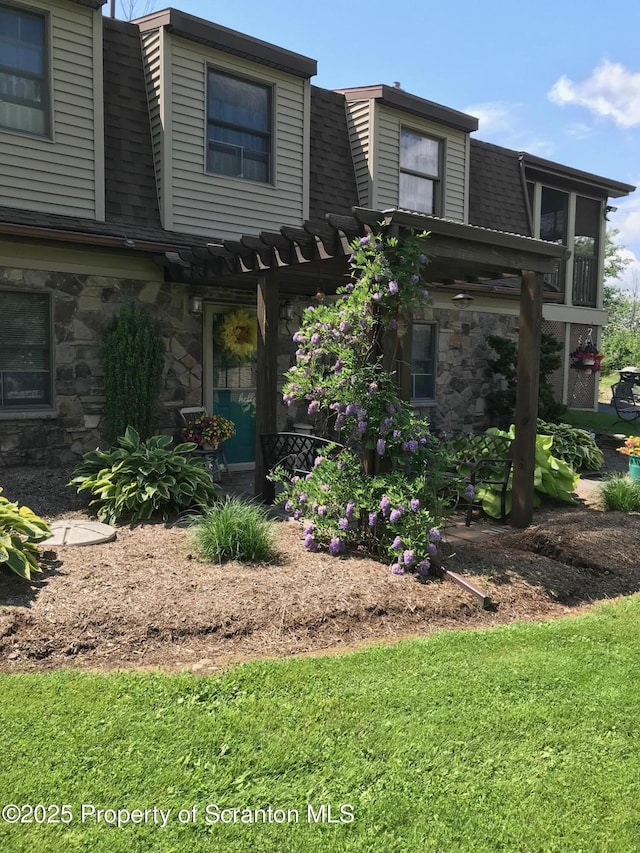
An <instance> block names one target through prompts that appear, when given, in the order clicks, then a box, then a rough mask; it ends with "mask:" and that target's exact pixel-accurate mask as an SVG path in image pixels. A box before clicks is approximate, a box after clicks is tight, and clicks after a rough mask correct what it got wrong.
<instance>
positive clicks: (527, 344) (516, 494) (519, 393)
mask: <svg viewBox="0 0 640 853" xmlns="http://www.w3.org/2000/svg"><path fill="white" fill-rule="evenodd" d="M543 287H544V280H543V275H542V273H537V272H531V271H529V270H523V271H522V289H521V291H520V318H519V326H520V334H519V340H518V380H517V382H518V384H517V387H516V423H515V427H516V431H515V432H516V434H515V440H514V442H513V491H512V494H511V524H512V526H513V527H527V526H528V525H529V524H531V520H532V518H533V491H534V488H533V472H534V468H535V455H536V421H537V418H538V385H539V381H540V338H541V335H542V291H543Z"/></svg>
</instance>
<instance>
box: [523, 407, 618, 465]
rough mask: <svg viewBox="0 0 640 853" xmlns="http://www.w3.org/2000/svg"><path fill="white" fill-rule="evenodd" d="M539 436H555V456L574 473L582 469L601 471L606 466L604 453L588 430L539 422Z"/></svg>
mask: <svg viewBox="0 0 640 853" xmlns="http://www.w3.org/2000/svg"><path fill="white" fill-rule="evenodd" d="M538 434H539V435H552V436H553V455H554V456H555V457H556V459H562V460H563V461H564V462H566V463H567V465H570V466H571V467H572V468H573V469H574V471H579V470H580V469H581V468H586V469H589V470H591V471H599V470H600V469H601V468H602V466H603V465H604V456H603V454H602V451H601V450H600V448H599V447H598V445H597V444H596V440H595V438H594V437H593V435H592V434H591V433H590V432H587V430H586V429H579V428H578V427H574V426H571V425H570V424H550V423H547V422H546V421H541V420H538Z"/></svg>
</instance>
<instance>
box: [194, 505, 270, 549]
mask: <svg viewBox="0 0 640 853" xmlns="http://www.w3.org/2000/svg"><path fill="white" fill-rule="evenodd" d="M191 530H192V539H193V544H194V547H195V549H196V551H197V552H198V555H199V556H200V557H201V558H202V559H204V560H207V561H209V562H214V563H225V562H228V561H230V560H236V561H238V562H241V563H273V562H275V561H276V560H277V557H278V554H277V551H276V548H275V545H274V524H273V522H272V521H270V520H269V518H268V516H267V513H266V511H265V510H264V509H263V508H262V507H261V506H258V505H257V504H252V503H247V502H246V501H243V500H241V499H240V498H236V497H227V499H226V500H225V501H224V503H220V504H217V505H216V506H215V507H212V508H211V509H209V510H208V511H207V512H206V513H205V515H203V516H202V517H201V518H197V519H195V520H194V521H193V522H192V528H191Z"/></svg>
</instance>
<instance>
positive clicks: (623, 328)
mask: <svg viewBox="0 0 640 853" xmlns="http://www.w3.org/2000/svg"><path fill="white" fill-rule="evenodd" d="M617 233H618V232H617V231H615V230H613V231H608V232H607V243H606V246H605V279H615V278H619V276H620V275H621V273H622V272H623V271H624V269H625V267H626V266H627V264H629V263H630V260H629V259H627V258H623V257H622V256H621V254H620V252H621V251H622V249H623V247H621V246H619V245H617V244H615V243H613V240H612V238H613V237H615V236H616V234H617ZM603 308H604V309H605V311H606V312H607V314H608V315H609V319H608V321H607V325H606V327H605V329H604V333H603V336H602V350H603V352H604V354H605V363H606V365H607V369H608V370H609V371H612V370H620V368H622V367H628V366H629V365H640V295H639V294H638V291H637V288H634V290H633V291H631V292H628V291H624V290H621V289H620V288H619V287H617V286H616V285H615V284H605V286H604V291H603Z"/></svg>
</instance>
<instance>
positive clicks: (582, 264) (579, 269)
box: [571, 255, 598, 308]
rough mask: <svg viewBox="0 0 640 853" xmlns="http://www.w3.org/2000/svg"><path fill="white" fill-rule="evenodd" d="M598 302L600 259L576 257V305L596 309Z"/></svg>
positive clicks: (574, 273) (590, 256) (574, 285)
mask: <svg viewBox="0 0 640 853" xmlns="http://www.w3.org/2000/svg"><path fill="white" fill-rule="evenodd" d="M597 300H598V258H597V256H596V255H576V256H575V258H574V261H573V288H572V297H571V301H572V303H573V304H574V305H583V306H585V307H588V308H595V307H596V305H597Z"/></svg>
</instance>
